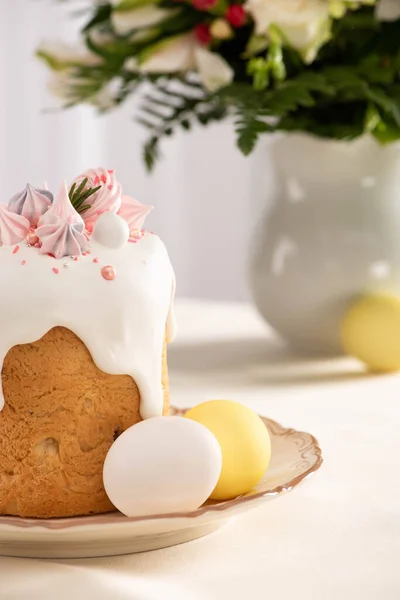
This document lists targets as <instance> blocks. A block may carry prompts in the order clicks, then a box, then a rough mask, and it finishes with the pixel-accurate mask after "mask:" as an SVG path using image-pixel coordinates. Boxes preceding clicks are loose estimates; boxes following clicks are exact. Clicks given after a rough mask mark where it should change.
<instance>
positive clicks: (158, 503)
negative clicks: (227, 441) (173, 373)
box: [103, 417, 222, 517]
mask: <svg viewBox="0 0 400 600" xmlns="http://www.w3.org/2000/svg"><path fill="white" fill-rule="evenodd" d="M221 468H222V453H221V448H220V445H219V443H218V442H217V439H216V438H215V436H214V435H213V434H212V433H211V432H210V431H209V430H208V429H207V428H206V427H204V425H201V424H200V423H197V422H196V421H191V420H190V419H185V418H183V417H154V418H152V419H147V420H145V421H141V422H140V423H138V424H137V425H133V427H130V428H129V429H127V430H126V431H125V432H124V433H123V434H122V435H120V436H119V437H118V438H117V440H116V441H115V442H114V444H113V445H112V446H111V448H110V450H109V452H108V454H107V457H106V460H105V463H104V470H103V481H104V487H105V490H106V492H107V495H108V497H109V498H110V500H111V502H112V503H113V504H114V506H115V507H116V508H118V510H120V511H121V512H122V513H124V514H125V515H127V516H128V517H139V516H146V515H155V514H167V513H174V512H180V511H185V512H186V511H192V510H196V509H197V508H198V507H199V506H201V505H202V504H203V503H204V502H205V501H206V500H207V498H208V497H209V496H210V494H211V492H212V491H213V489H214V487H215V486H216V484H217V482H218V479H219V476H220V473H221Z"/></svg>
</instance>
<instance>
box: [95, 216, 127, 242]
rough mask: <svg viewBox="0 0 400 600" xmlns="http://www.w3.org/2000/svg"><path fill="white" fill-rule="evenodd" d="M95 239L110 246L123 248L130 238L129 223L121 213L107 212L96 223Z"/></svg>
mask: <svg viewBox="0 0 400 600" xmlns="http://www.w3.org/2000/svg"><path fill="white" fill-rule="evenodd" d="M93 239H95V240H96V242H99V244H102V245H103V246H107V247H108V248H122V247H123V246H125V244H126V242H127V241H128V239H129V225H128V223H127V222H126V221H125V219H123V218H122V217H120V216H119V215H116V214H115V213H113V212H105V213H103V214H102V215H100V216H99V218H98V219H97V221H96V222H95V224H94V227H93Z"/></svg>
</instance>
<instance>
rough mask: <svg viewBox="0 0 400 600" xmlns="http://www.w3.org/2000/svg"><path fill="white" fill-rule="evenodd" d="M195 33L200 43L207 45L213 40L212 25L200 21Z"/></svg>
mask: <svg viewBox="0 0 400 600" xmlns="http://www.w3.org/2000/svg"><path fill="white" fill-rule="evenodd" d="M194 34H195V36H196V38H197V40H198V41H199V42H200V44H204V45H205V46H206V45H207V44H209V43H210V42H211V40H212V35H211V33H210V26H209V25H206V24H205V23H199V24H198V25H196V27H195V28H194Z"/></svg>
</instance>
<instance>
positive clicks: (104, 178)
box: [100, 173, 107, 183]
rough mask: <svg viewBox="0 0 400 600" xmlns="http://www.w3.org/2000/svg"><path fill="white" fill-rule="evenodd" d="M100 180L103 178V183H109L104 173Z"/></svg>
mask: <svg viewBox="0 0 400 600" xmlns="http://www.w3.org/2000/svg"><path fill="white" fill-rule="evenodd" d="M100 180H101V181H102V182H103V183H107V177H106V176H105V175H104V173H103V175H102V176H101V177H100Z"/></svg>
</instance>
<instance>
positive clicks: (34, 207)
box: [8, 183, 53, 227]
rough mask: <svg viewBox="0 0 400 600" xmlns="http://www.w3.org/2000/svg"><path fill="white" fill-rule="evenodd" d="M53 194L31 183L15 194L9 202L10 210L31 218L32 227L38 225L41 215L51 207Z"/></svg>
mask: <svg viewBox="0 0 400 600" xmlns="http://www.w3.org/2000/svg"><path fill="white" fill-rule="evenodd" d="M52 202H53V194H52V193H51V192H49V191H48V190H40V189H37V188H35V187H33V185H30V183H27V184H26V186H25V189H23V190H22V191H21V192H18V194H15V195H14V196H13V197H12V198H11V200H10V201H9V203H8V210H11V212H13V213H16V214H17V215H22V216H23V217H25V218H26V219H28V220H29V222H30V224H31V225H32V227H36V226H37V224H38V221H39V219H40V217H41V216H42V215H43V214H44V213H45V212H46V211H47V210H48V209H49V208H50V206H51V203H52Z"/></svg>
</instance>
